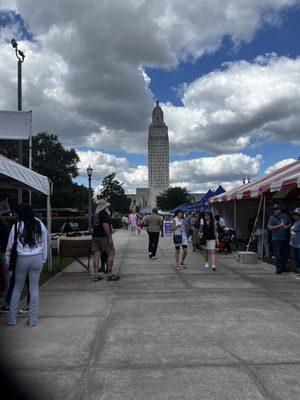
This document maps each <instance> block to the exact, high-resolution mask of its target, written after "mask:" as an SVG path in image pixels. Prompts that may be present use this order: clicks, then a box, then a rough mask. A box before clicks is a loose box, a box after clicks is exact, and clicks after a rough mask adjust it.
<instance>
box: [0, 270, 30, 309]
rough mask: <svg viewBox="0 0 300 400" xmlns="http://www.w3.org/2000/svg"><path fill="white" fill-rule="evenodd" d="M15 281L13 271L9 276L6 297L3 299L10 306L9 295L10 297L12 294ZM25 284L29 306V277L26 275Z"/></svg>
mask: <svg viewBox="0 0 300 400" xmlns="http://www.w3.org/2000/svg"><path fill="white" fill-rule="evenodd" d="M15 279H16V274H15V271H13V273H12V274H11V277H10V281H9V288H8V291H7V295H6V297H5V303H6V304H10V299H11V295H12V292H13V290H14V287H15ZM25 282H26V286H27V304H29V303H30V293H29V277H28V275H27V276H26V280H25Z"/></svg>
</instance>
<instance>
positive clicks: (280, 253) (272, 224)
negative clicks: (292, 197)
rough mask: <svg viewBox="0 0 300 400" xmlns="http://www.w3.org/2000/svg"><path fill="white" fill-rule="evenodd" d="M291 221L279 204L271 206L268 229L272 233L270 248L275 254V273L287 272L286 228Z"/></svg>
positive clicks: (287, 245)
mask: <svg viewBox="0 0 300 400" xmlns="http://www.w3.org/2000/svg"><path fill="white" fill-rule="evenodd" d="M290 226H291V221H290V219H289V217H288V216H287V214H284V213H283V212H282V208H281V206H280V205H279V204H275V205H274V207H273V215H271V216H270V218H269V222H268V229H269V231H271V233H272V249H273V253H274V256H275V264H276V270H275V274H281V273H282V272H288V270H287V269H286V265H287V262H288V256H289V243H288V230H289V228H290Z"/></svg>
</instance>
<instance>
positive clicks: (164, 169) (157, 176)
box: [148, 101, 169, 207]
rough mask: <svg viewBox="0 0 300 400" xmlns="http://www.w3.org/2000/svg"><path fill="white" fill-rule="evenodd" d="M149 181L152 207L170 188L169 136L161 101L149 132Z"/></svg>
mask: <svg viewBox="0 0 300 400" xmlns="http://www.w3.org/2000/svg"><path fill="white" fill-rule="evenodd" d="M148 181H149V189H150V204H151V207H154V206H155V205H156V197H157V196H158V195H160V194H161V193H162V192H164V191H165V190H167V189H169V136H168V127H167V125H166V124H165V123H164V113H163V110H162V109H161V107H160V105H159V102H158V101H156V105H155V107H154V109H153V112H152V123H151V125H150V126H149V133H148Z"/></svg>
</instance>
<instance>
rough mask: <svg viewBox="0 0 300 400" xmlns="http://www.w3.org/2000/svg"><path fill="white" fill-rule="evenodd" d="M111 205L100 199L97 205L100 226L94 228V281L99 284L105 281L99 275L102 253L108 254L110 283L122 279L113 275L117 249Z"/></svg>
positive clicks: (108, 277) (107, 270) (107, 271)
mask: <svg viewBox="0 0 300 400" xmlns="http://www.w3.org/2000/svg"><path fill="white" fill-rule="evenodd" d="M109 207H110V203H108V202H107V201H106V200H105V199H100V200H99V201H98V203H97V207H96V214H99V215H98V224H97V225H94V227H93V236H92V251H93V253H94V260H93V261H94V281H95V282H98V281H101V280H102V279H103V277H102V276H101V275H99V271H98V269H99V262H100V258H101V253H102V252H103V251H106V252H107V261H106V265H107V269H106V273H107V277H106V279H107V280H108V281H117V280H119V279H120V277H119V276H118V275H114V274H113V273H112V270H113V265H114V258H115V247H114V242H113V238H112V226H111V218H110V209H109Z"/></svg>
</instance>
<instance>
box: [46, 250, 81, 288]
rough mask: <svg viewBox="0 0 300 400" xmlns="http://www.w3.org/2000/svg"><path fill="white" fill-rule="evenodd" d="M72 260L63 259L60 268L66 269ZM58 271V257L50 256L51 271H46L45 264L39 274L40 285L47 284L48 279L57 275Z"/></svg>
mask: <svg viewBox="0 0 300 400" xmlns="http://www.w3.org/2000/svg"><path fill="white" fill-rule="evenodd" d="M73 261H74V260H73V259H72V258H69V257H64V258H63V260H62V268H66V267H67V266H68V265H70V264H71V263H72V262H73ZM59 272H60V271H59V257H58V256H57V255H53V256H52V271H48V270H47V264H46V265H45V266H44V269H43V271H42V273H41V277H40V285H42V284H43V283H45V282H47V280H48V279H50V278H52V277H53V276H54V275H56V274H58V273H59Z"/></svg>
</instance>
